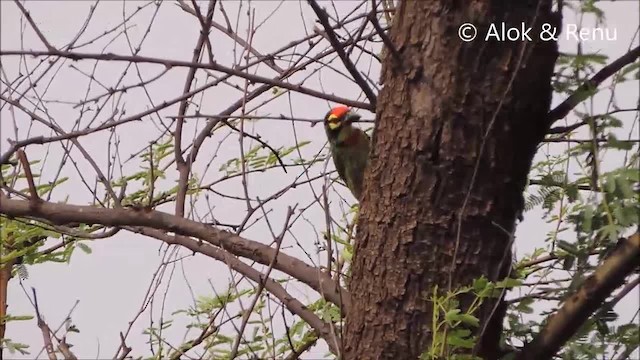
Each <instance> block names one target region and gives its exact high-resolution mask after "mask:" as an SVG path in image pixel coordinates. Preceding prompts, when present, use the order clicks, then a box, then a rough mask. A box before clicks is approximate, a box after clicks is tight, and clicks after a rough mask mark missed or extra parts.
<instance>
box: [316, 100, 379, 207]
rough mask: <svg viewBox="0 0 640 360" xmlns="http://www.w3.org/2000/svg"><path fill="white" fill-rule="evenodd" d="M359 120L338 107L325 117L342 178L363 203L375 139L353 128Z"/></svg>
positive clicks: (333, 155)
mask: <svg viewBox="0 0 640 360" xmlns="http://www.w3.org/2000/svg"><path fill="white" fill-rule="evenodd" d="M358 120H360V115H358V114H356V113H354V112H353V111H352V110H351V109H350V108H349V107H347V106H344V105H340V106H336V107H334V108H332V109H331V110H330V111H329V112H328V113H327V115H325V117H324V129H325V132H326V133H327V139H328V140H329V147H330V148H331V154H332V157H333V163H334V165H335V167H336V170H337V171H338V175H339V176H340V179H342V181H344V183H345V184H346V185H347V187H348V188H349V190H350V191H351V194H353V196H354V197H355V198H356V200H358V202H360V200H361V196H362V183H363V180H364V172H365V169H366V167H367V161H368V158H369V148H370V143H371V139H370V138H369V135H367V134H366V133H365V132H364V131H362V130H361V129H359V128H358V127H355V126H353V123H354V122H357V121H358Z"/></svg>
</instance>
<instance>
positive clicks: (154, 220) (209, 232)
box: [0, 192, 350, 312]
mask: <svg viewBox="0 0 640 360" xmlns="http://www.w3.org/2000/svg"><path fill="white" fill-rule="evenodd" d="M0 214H4V215H6V216H9V217H31V218H39V219H44V220H47V221H49V222H52V223H56V224H66V223H82V224H88V225H94V224H100V225H105V226H143V227H149V228H153V229H158V230H164V231H170V232H173V233H176V234H180V235H184V236H191V237H194V238H197V239H200V240H202V241H204V242H207V243H209V244H211V245H215V246H218V247H220V248H222V249H224V250H226V251H228V252H230V253H232V254H233V255H236V256H241V257H245V258H247V259H251V260H254V261H256V262H258V263H260V264H264V265H269V264H270V263H271V261H272V260H273V259H274V258H275V260H276V261H275V265H274V268H275V269H276V270H279V271H282V272H284V273H286V274H288V275H291V276H292V277H294V278H296V279H297V280H299V281H301V282H303V283H305V284H306V285H308V286H309V287H311V288H312V289H314V290H316V291H317V292H319V293H320V294H322V296H323V297H324V298H325V299H326V300H327V301H330V302H332V303H334V304H336V305H338V306H339V307H342V309H343V311H345V312H347V311H348V309H349V306H350V297H349V294H348V293H347V291H346V290H345V289H342V288H341V287H340V285H339V284H338V283H337V282H336V281H334V280H333V279H332V278H331V277H330V276H328V275H327V274H326V273H324V272H322V271H320V270H319V269H318V268H316V267H313V266H310V265H308V264H306V263H305V262H303V261H301V260H299V259H297V258H295V257H293V256H290V255H287V254H284V253H282V252H279V253H278V252H276V251H275V249H273V248H271V247H269V246H267V245H264V244H262V243H259V242H257V241H253V240H249V239H245V238H243V237H240V236H238V235H235V234H233V233H230V232H226V231H222V230H219V229H216V228H214V227H211V226H208V225H205V224H202V223H199V222H196V221H193V220H189V219H185V218H182V217H178V216H175V215H171V214H168V213H165V212H161V211H155V210H149V209H142V208H116V209H107V208H99V207H95V206H80V205H68V204H60V203H52V202H46V201H40V202H38V203H35V204H34V203H32V202H29V201H26V200H14V199H9V198H8V197H7V196H6V195H5V194H4V193H2V192H0Z"/></svg>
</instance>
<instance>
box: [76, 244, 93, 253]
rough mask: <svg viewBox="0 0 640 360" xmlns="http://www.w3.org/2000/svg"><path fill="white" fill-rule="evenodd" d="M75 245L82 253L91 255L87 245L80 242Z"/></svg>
mask: <svg viewBox="0 0 640 360" xmlns="http://www.w3.org/2000/svg"><path fill="white" fill-rule="evenodd" d="M76 245H78V248H80V250H82V251H84V252H85V253H87V254H91V252H92V250H91V248H90V247H89V245H87V244H85V243H82V242H77V243H76Z"/></svg>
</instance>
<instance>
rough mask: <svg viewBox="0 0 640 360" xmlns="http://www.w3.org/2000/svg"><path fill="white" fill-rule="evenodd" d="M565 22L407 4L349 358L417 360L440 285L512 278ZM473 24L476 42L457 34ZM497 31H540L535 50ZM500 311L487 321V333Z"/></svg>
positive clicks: (389, 78) (369, 184) (518, 11)
mask: <svg viewBox="0 0 640 360" xmlns="http://www.w3.org/2000/svg"><path fill="white" fill-rule="evenodd" d="M557 19H558V18H557V17H556V16H555V15H554V14H552V11H551V2H550V0H531V1H444V0H441V1H402V2H401V3H400V5H399V7H398V8H397V11H396V13H395V18H394V23H393V26H392V30H391V34H390V38H391V41H392V43H393V44H394V45H395V48H396V49H397V51H398V53H399V54H400V60H399V61H396V60H395V59H394V57H393V56H391V52H387V54H388V55H387V56H386V58H385V61H384V64H383V73H382V81H383V83H384V88H383V90H382V91H381V93H380V95H379V99H378V106H377V123H376V130H375V133H374V137H373V149H372V152H371V154H370V160H369V167H368V170H367V174H366V177H365V185H364V187H365V188H364V197H363V199H362V203H361V210H360V215H359V217H360V219H359V223H358V229H359V230H358V234H357V237H356V242H355V258H354V262H353V269H352V279H351V281H350V288H351V294H352V300H353V301H352V310H351V312H350V313H349V316H348V317H347V331H346V333H347V335H346V340H345V342H346V344H345V352H346V358H348V359H380V358H384V359H415V358H417V357H418V356H419V355H420V354H421V353H423V352H424V351H425V350H426V349H427V348H428V346H429V343H430V341H431V335H430V333H429V329H430V326H431V324H430V321H431V315H432V314H431V306H432V304H431V302H429V301H428V298H429V296H430V295H431V294H432V293H433V289H434V287H435V286H436V285H437V286H438V288H439V289H444V290H446V288H447V286H448V281H449V274H451V276H452V283H453V286H452V288H454V289H455V288H458V287H460V286H465V285H470V284H471V282H472V281H473V280H474V279H476V278H478V277H480V276H481V275H485V276H486V277H488V278H489V279H490V280H493V281H496V280H499V279H501V278H503V277H505V276H506V275H508V271H509V267H510V262H511V249H510V246H509V245H510V235H509V233H510V232H512V231H513V229H514V223H515V220H516V216H517V214H518V212H519V211H520V210H521V208H522V206H523V204H522V191H523V189H524V186H525V183H526V179H527V173H528V171H529V168H530V166H531V161H532V159H533V155H534V153H535V150H536V145H537V144H538V143H539V141H540V140H542V139H543V137H544V133H545V130H546V128H545V125H544V120H545V118H546V114H547V112H548V111H549V106H550V102H551V94H552V88H551V81H550V80H551V76H552V74H553V68H554V63H555V60H556V58H557V45H556V43H555V42H542V41H539V40H538V39H539V36H538V34H539V32H540V31H539V29H540V28H541V24H542V23H545V22H554V21H556V20H557ZM466 22H469V23H473V24H474V25H476V26H477V27H478V30H479V32H478V38H477V39H476V40H475V41H472V42H468V43H465V42H463V41H461V40H460V39H459V37H458V27H459V26H460V25H461V24H463V23H466ZM500 22H505V23H506V24H507V26H513V27H520V26H521V25H520V24H521V23H524V24H526V25H528V26H531V27H532V28H533V30H532V31H531V32H530V33H529V35H530V36H531V38H532V39H533V40H534V41H533V42H529V41H526V42H521V41H505V42H498V41H495V40H494V41H491V40H490V41H484V34H485V32H486V29H487V28H488V26H489V24H491V23H495V24H500ZM523 46H524V50H523ZM521 55H522V56H521ZM520 59H521V62H520V63H519V61H520ZM516 70H517V71H516ZM514 72H515V75H514ZM514 76H515V77H514ZM512 78H513V82H512V83H511V86H509V84H510V82H511V80H512ZM498 109H499V111H498ZM496 111H498V112H497V117H495V121H493V123H492V119H493V118H494V114H495V113H496ZM489 127H491V129H490V131H489V133H488V136H487V137H486V139H485V140H486V143H485V145H484V148H483V150H482V152H481V146H482V143H483V138H484V137H485V133H486V132H487V131H488V129H489ZM478 159H480V160H479V167H478V169H477V174H476V177H475V180H474V185H473V187H472V189H471V191H470V193H469V196H468V199H467V205H466V210H465V211H464V213H463V216H462V218H461V219H462V222H461V224H462V227H461V236H460V237H459V245H458V249H457V256H456V261H455V263H456V266H455V267H452V266H451V264H452V259H453V256H454V252H456V238H457V226H458V216H459V213H460V210H461V209H462V208H463V204H464V203H465V198H466V197H467V192H468V191H467V190H468V189H469V186H470V184H471V182H472V177H473V173H474V167H475V165H476V162H477V161H478ZM461 300H462V305H461V306H462V307H464V306H468V299H461ZM495 301H497V300H494V301H486V302H485V305H483V307H482V308H481V309H480V311H479V313H477V314H476V315H477V316H478V317H479V318H480V320H481V326H482V324H484V323H485V321H486V320H487V319H488V318H489V313H490V312H491V309H492V308H493V306H494V304H496V302H495ZM503 317H504V308H503V307H502V306H500V307H499V309H498V311H497V312H496V314H495V315H494V316H493V317H492V319H493V321H491V322H489V325H488V327H487V331H486V332H485V336H484V337H483V340H482V341H481V346H480V348H479V351H480V354H481V355H482V356H483V357H484V358H487V359H494V358H496V357H497V356H498V352H499V349H498V343H499V337H500V333H501V330H502V321H503ZM474 331H476V333H478V332H479V330H478V329H474Z"/></svg>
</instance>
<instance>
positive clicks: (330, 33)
mask: <svg viewBox="0 0 640 360" xmlns="http://www.w3.org/2000/svg"><path fill="white" fill-rule="evenodd" d="M307 2H308V3H309V5H310V6H311V8H313V11H314V12H315V13H316V16H318V20H320V23H321V24H322V27H324V30H325V31H326V33H327V38H328V39H329V42H330V43H331V46H332V47H333V49H334V50H335V51H336V53H338V56H339V57H340V60H342V63H343V64H344V67H346V68H347V70H348V71H349V73H350V74H351V76H353V80H354V81H355V82H356V83H357V84H358V85H359V86H360V88H361V89H362V91H363V92H364V94H365V95H366V96H367V99H369V102H370V103H371V106H370V108H372V109H375V108H376V102H377V97H376V94H375V93H374V92H373V90H371V87H369V84H367V81H366V80H365V79H364V78H363V77H362V74H360V71H358V69H357V68H356V66H355V65H354V64H353V62H352V61H351V59H349V56H348V55H347V54H346V53H345V52H344V47H343V45H342V44H340V41H338V37H337V36H336V33H335V31H334V30H333V28H332V27H331V24H330V23H329V17H328V16H327V13H326V12H325V11H324V9H322V8H321V7H320V5H318V3H317V2H316V0H307ZM345 105H348V104H345ZM372 111H374V112H375V110H372Z"/></svg>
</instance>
